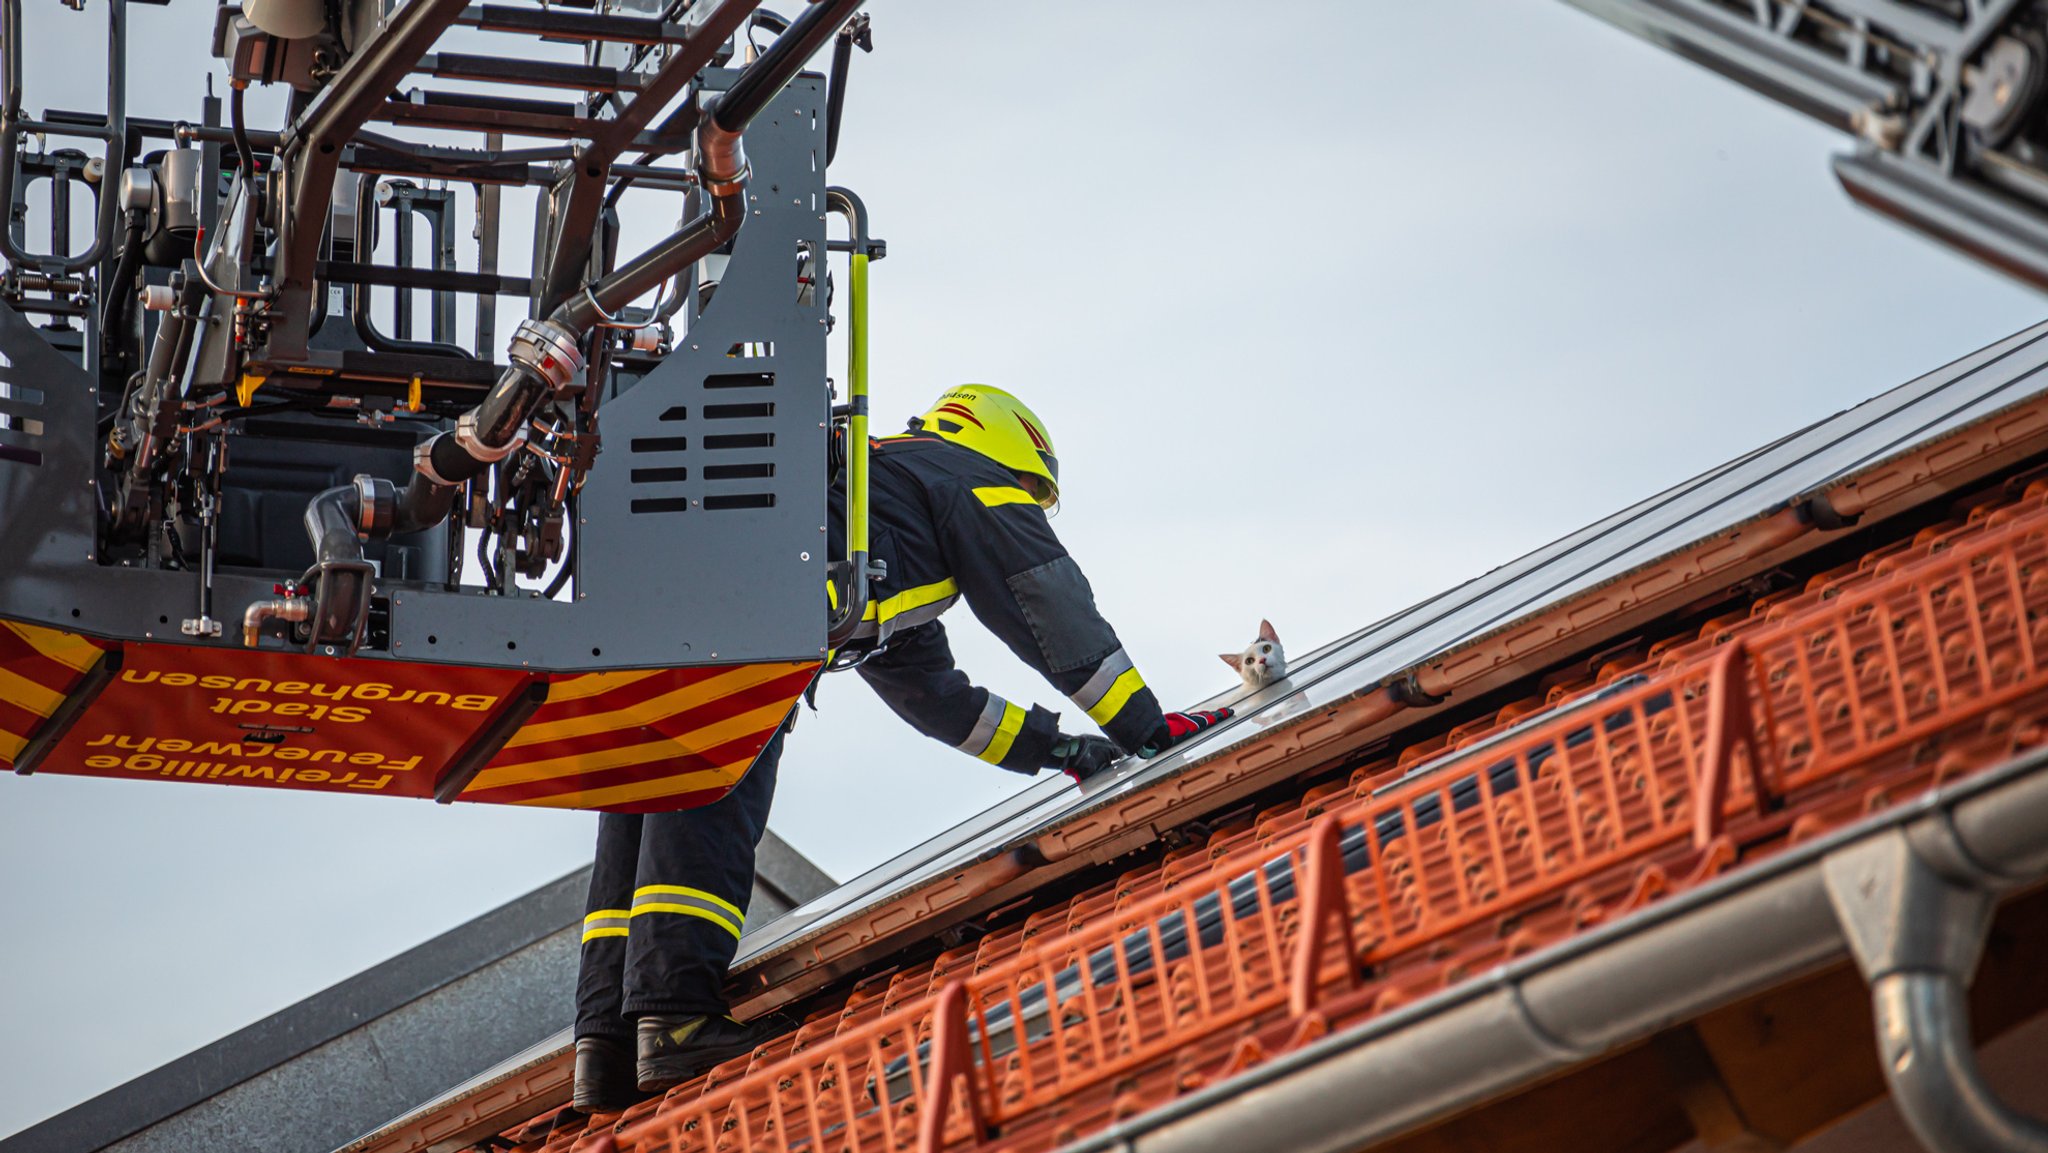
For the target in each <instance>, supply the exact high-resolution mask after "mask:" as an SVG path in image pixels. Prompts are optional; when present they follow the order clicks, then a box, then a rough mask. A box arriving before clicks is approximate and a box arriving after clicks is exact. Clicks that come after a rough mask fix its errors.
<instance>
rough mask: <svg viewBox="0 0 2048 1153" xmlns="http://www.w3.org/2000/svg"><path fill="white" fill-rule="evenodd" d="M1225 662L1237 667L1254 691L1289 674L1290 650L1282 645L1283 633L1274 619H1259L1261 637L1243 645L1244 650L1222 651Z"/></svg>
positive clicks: (1246, 685)
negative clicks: (1278, 631)
mask: <svg viewBox="0 0 2048 1153" xmlns="http://www.w3.org/2000/svg"><path fill="white" fill-rule="evenodd" d="M1218 655H1219V656H1221V657H1222V658H1223V663H1224V664H1226V665H1229V666H1230V667H1231V668H1233V669H1236V670H1237V675H1238V676H1240V677H1243V678H1244V687H1246V688H1248V689H1251V690H1252V691H1253V692H1257V691H1258V690H1260V689H1262V688H1265V687H1266V686H1267V685H1270V684H1272V683H1273V682H1274V681H1277V680H1280V679H1282V678H1284V677H1285V676H1286V675H1287V650H1286V649H1284V648H1282V647H1281V645H1280V634H1279V633H1276V632H1274V631H1273V622H1271V621H1260V622H1259V639H1258V640H1255V641H1253V642H1252V643H1250V644H1248V645H1246V646H1245V647H1244V651H1243V652H1241V653H1220V654H1218Z"/></svg>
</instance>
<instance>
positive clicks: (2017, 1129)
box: [1825, 830, 2048, 1153]
mask: <svg viewBox="0 0 2048 1153" xmlns="http://www.w3.org/2000/svg"><path fill="white" fill-rule="evenodd" d="M1825 868H1826V875H1827V885H1828V897H1829V899H1830V901H1831V902H1832V904H1833V905H1834V909H1835V915H1836V917H1837V918H1838V919H1839V920H1840V921H1841V925H1842V932H1843V934H1844V935H1845V936H1846V937H1847V938H1848V940H1849V948H1850V951H1851V952H1852V953H1853V954H1854V955H1855V957H1856V964H1857V967H1858V968H1860V969H1861V970H1862V971H1863V975H1864V977H1865V978H1866V979H1868V980H1869V982H1870V1005H1871V1010H1872V1013H1873V1015H1874V1016H1875V1017H1876V1020H1877V1049H1878V1058H1879V1062H1880V1063H1881V1064H1882V1065H1883V1067H1884V1076H1885V1081H1886V1082H1887V1083H1889V1084H1890V1085H1891V1090H1892V1100H1893V1103H1894V1104H1896V1105H1897V1106H1898V1110H1899V1114H1900V1116H1902V1117H1904V1118H1905V1121H1906V1124H1907V1126H1908V1127H1910V1128H1911V1129H1912V1130H1913V1135H1914V1136H1916V1137H1918V1138H1919V1139H1920V1143H1921V1144H1923V1145H1925V1146H1927V1148H1929V1149H1931V1150H1934V1151H1935V1153H2048V1126H2044V1125H2043V1124H2041V1123H2040V1122H2039V1121H2036V1120H2034V1119H2033V1118H2030V1117H2026V1116H2022V1115H2020V1114H2018V1113H2015V1112H2014V1111H2013V1110H2011V1109H2010V1108H2008V1107H2007V1106H2006V1105H2005V1103H2004V1102H2002V1101H2000V1100H1999V1099H1998V1095H1997V1094H1996V1093H1994V1092H1992V1090H1991V1088H1990V1086H1988V1085H1986V1084H1985V1083H1984V1078H1983V1075H1982V1074H1981V1073H1980V1072H1979V1071H1978V1069H1977V1056H1976V1047H1975V1045H1973V1044H1972V1043H1971V1040H1970V1002H1969V994H1968V992H1967V990H1968V988H1969V984H1970V980H1971V978H1972V976H1974V975H1975V973H1976V970H1977V960H1978V958H1979V957H1980V956H1981V955H1982V954H1983V951H1984V935H1985V933H1986V931H1987V930H1988V929H1989V928H1990V926H1991V913H1992V909H1993V906H1994V904H1995V899H1996V893H1995V892H1994V890H1993V889H1992V888H1990V887H1987V882H1988V883H1989V884H1991V885H1995V884H1998V882H2000V881H2004V880H2005V878H2003V877H2000V876H1998V875H1997V874H1996V873H1987V870H1986V869H1985V868H1984V867H1983V866H1982V865H1981V864H1979V863H1977V862H1975V861H1972V860H1968V859H1966V858H1962V857H1960V856H1959V855H1958V854H1957V853H1956V849H1955V847H1954V843H1953V842H1952V841H1951V842H1948V843H1946V844H1944V843H1943V842H1941V841H1937V840H1934V839H1933V838H1924V837H1923V838H1920V839H1919V840H1918V842H1916V841H1915V839H1914V838H1911V837H1909V836H1908V835H1907V833H1906V832H1905V831H1902V830H1893V831H1892V832H1890V833H1888V834H1887V835H1885V836H1883V837H1879V838H1877V839H1874V840H1872V841H1869V842H1867V843H1865V844H1862V845H1858V846H1856V847H1855V848H1853V849H1848V850H1844V851H1843V852H1841V853H1838V854H1836V855H1835V856H1833V857H1831V858H1829V859H1828V861H1827V864H1826V866H1825Z"/></svg>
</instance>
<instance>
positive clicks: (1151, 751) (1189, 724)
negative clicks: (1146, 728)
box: [1138, 709, 1230, 759]
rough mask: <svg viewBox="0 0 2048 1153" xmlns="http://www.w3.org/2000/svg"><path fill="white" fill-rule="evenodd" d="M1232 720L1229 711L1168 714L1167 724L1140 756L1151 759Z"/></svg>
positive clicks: (1146, 743) (1206, 710) (1160, 728)
mask: <svg viewBox="0 0 2048 1153" xmlns="http://www.w3.org/2000/svg"><path fill="white" fill-rule="evenodd" d="M1229 719H1230V710H1229V709H1203V710H1199V711H1194V712H1186V713H1168V714H1166V723H1165V724H1163V725H1161V726H1160V727H1159V729H1158V730H1157V731H1155V732H1154V733H1153V735H1152V739H1151V740H1149V741H1147V742H1145V747H1144V748H1141V749H1139V750H1138V755H1139V756H1141V757H1145V758H1147V759H1150V758H1152V757H1156V756H1158V755H1159V754H1161V753H1163V752H1165V751H1166V750H1168V749H1170V748H1172V747H1173V746H1175V745H1177V744H1179V743H1181V742H1182V741H1185V740H1187V739H1188V738H1189V737H1192V736H1194V735H1195V734H1197V733H1199V732H1201V731H1202V730H1203V729H1206V728H1208V727H1210V726H1211V725H1216V724H1221V723H1222V722H1224V721H1227V720H1229Z"/></svg>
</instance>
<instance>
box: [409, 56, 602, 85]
mask: <svg viewBox="0 0 2048 1153" xmlns="http://www.w3.org/2000/svg"><path fill="white" fill-rule="evenodd" d="M414 71H416V72H424V73H426V74H428V75H430V76H438V77H440V78H441V79H443V80H480V81H484V82H487V83H493V84H525V85H529V86H531V87H535V88H569V89H574V90H576V91H578V92H637V91H639V89H640V86H641V83H642V77H640V76H639V75H638V74H637V73H633V72H622V71H620V70H619V69H617V68H605V67H601V66H599V65H595V64H561V63H557V62H554V61H548V60H513V59H508V58H506V57H502V56H471V55H469V54H467V53H462V52H437V53H433V54H431V55H428V56H423V57H421V58H420V62H419V67H418V68H416V69H414Z"/></svg>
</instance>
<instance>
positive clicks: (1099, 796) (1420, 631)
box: [735, 323, 2048, 968]
mask: <svg viewBox="0 0 2048 1153" xmlns="http://www.w3.org/2000/svg"><path fill="white" fill-rule="evenodd" d="M2044 366H2048V323H2043V324H2040V325H2036V326H2034V327H2032V328H2029V329H2026V330H2024V331H2022V332H2019V333H2016V334H2014V335H2013V336H2010V337H2007V338H2006V339H2004V340H2001V341H1998V342H1997V343H1995V344H1992V345H1990V346H1988V347H1986V348H1984V349H1981V350H1979V351H1977V352H1975V353H1972V354H1970V355H1969V356H1966V357H1963V358H1962V359H1960V360H1957V361H1955V362H1954V363H1952V364H1949V365H1946V366H1944V367H1942V368H1940V369H1937V370H1935V371H1934V372H1930V373H1928V374H1927V375H1925V376H1922V377H1920V378H1918V379H1916V380H1913V381H1911V382H1909V383H1907V384H1904V385H1901V386H1899V387H1898V388H1895V389H1892V390H1891V391H1889V392H1886V393H1884V394H1882V395H1880V396H1877V397H1874V398H1872V399H1871V400H1868V401H1865V402H1864V403H1862V404H1860V405H1857V406H1856V407H1854V408H1851V409H1848V410H1846V411H1844V412H1841V413H1838V414H1836V415H1835V416H1833V417H1830V418H1828V419H1826V420H1823V421H1820V422H1818V423H1816V424H1813V425H1811V426H1809V427H1807V428H1804V429H1801V430H1800V431H1798V432H1795V433H1792V434H1791V435H1789V436H1786V437H1783V438H1782V439H1780V440H1777V441H1775V442H1773V443H1771V444H1768V445H1765V446H1764V447H1762V448H1759V449H1757V450H1755V451H1753V452H1750V453H1747V454H1745V455H1743V456H1741V457H1738V458H1736V459H1735V460H1733V461H1730V462H1729V463H1727V464H1724V465H1722V466H1720V467H1718V468H1715V469H1712V470H1710V471H1708V472H1706V473H1703V474H1701V475H1700V476H1697V477H1695V478H1693V479H1692V480H1689V481H1687V482H1685V483H1684V484H1680V485H1677V486H1676V487H1673V488H1671V489H1668V490H1666V491H1664V492H1661V493H1659V494H1657V495H1656V496H1653V497H1651V498H1649V499H1648V500H1644V501H1642V502H1640V503H1638V504H1635V505H1633V506H1631V507H1629V508H1626V509H1623V510H1622V511H1620V512H1618V513H1615V514H1614V515H1613V516H1610V517H1607V518H1606V519H1604V520H1601V521H1599V522H1597V523H1595V524H1592V525H1590V526H1588V527H1586V528H1584V529H1581V530H1579V531H1578V532H1575V533H1572V534H1571V535H1569V536H1566V537H1564V538H1562V539H1560V540H1558V541H1556V542H1553V543H1552V544H1549V545H1546V546H1544V547H1543V548H1540V549H1537V550H1536V551H1534V552H1532V553H1529V554H1528V555H1526V556H1524V557H1522V558H1520V559H1518V560H1515V561H1512V562H1510V563H1508V564H1505V565H1502V566H1501V567H1499V568H1497V569H1494V570H1493V571H1492V572H1489V573H1487V574H1486V575H1485V576H1482V577H1479V578H1477V579H1475V580H1471V581H1468V582H1466V583H1465V584H1462V585H1459V586H1457V587H1456V588H1453V589H1450V590H1449V591H1447V592H1444V593H1441V594H1439V595H1437V596H1434V597H1431V598H1430V599H1428V600H1425V601H1423V602H1421V603H1419V604H1417V605H1414V606H1412V607H1410V608H1408V609H1405V610H1403V611H1401V612H1398V613H1395V614H1394V615H1392V616H1390V617H1387V618H1386V619H1385V620H1382V621H1379V622H1377V623H1375V624H1372V625H1368V626H1366V627H1365V628H1363V629H1360V630H1359V631H1358V632H1356V633H1353V634H1352V635H1350V636H1348V637H1345V638H1343V639H1342V640H1339V641H1336V642H1335V643H1333V644H1329V645H1325V646H1323V647H1322V648H1320V649H1317V650H1315V651H1314V652H1311V653H1309V654H1307V655H1306V656H1303V657H1300V658H1292V657H1290V660H1289V665H1290V667H1291V669H1292V670H1293V671H1292V674H1291V675H1290V676H1289V678H1288V679H1287V680H1285V681H1282V682H1280V683H1279V684H1276V685H1271V686H1268V687H1267V688H1266V689H1264V690H1262V691H1261V692H1260V693H1258V694H1256V695H1254V696H1252V697H1251V698H1249V699H1247V700H1245V701H1243V702H1239V705H1238V707H1239V713H1238V716H1237V717H1236V718H1235V719H1233V720H1232V721H1230V722H1229V723H1227V724H1225V725H1222V726H1219V727H1218V728H1216V729H1212V730H1210V731H1209V732H1208V733H1205V734H1204V735H1203V736H1202V737H1201V738H1199V739H1197V740H1195V741H1192V742H1190V743H1188V744H1187V745H1184V746H1182V747H1180V748H1178V749H1176V750H1174V751H1173V752H1172V753H1169V754H1168V755H1166V756H1163V757H1160V758H1158V759H1156V760H1153V761H1149V762H1142V761H1138V760H1136V759H1130V760H1126V761H1125V762H1123V764H1121V765H1119V766H1118V767H1117V769H1116V770H1114V775H1113V776H1112V777H1111V778H1110V779H1108V780H1107V781H1105V782H1103V783H1102V784H1099V785H1096V786H1094V787H1091V788H1090V789H1089V790H1088V792H1087V793H1085V794H1084V793H1082V792H1079V791H1077V790H1075V789H1074V788H1073V787H1072V786H1071V785H1070V784H1069V783H1068V781H1067V780H1066V778H1064V777H1058V776H1054V777H1051V778H1050V779H1046V780H1041V781H1038V782H1037V783H1035V784H1033V785H1031V786H1030V787H1029V788H1026V789H1024V790H1022V791H1021V792H1018V793H1017V794H1015V795H1014V796H1011V797H1009V798H1007V799H1006V800H1004V801H1003V802H1002V803H1000V804H998V805H996V806H994V807H993V808H990V809H989V810H987V811H986V812H983V813H981V814H979V815H977V816H975V817H973V818H971V819H969V820H967V821H963V822H961V823H960V824H958V825H955V826H954V827H953V828H951V829H948V830H946V831H945V832H943V833H941V834H939V835H938V836H935V837H932V838H931V839H929V840H927V841H925V842H924V843H923V844H920V845H918V846H916V847H915V848H913V849H911V850H909V851H908V852H905V853H902V854H900V855H899V856H897V857H895V858H894V859H892V860H890V861H888V862H886V863H885V864H882V865H880V866H878V867H876V868H874V869H872V870H870V871H868V872H867V873H865V874H862V875H861V876H859V877H855V878H854V879H852V880H851V881H848V882H847V883H846V884H844V885H841V886H840V887H839V888H837V889H835V890H833V891H832V892H830V893H827V894H825V895H824V896H822V897H820V898H818V899H817V900H814V901H809V902H806V903H805V904H803V905H800V906H798V907H797V908H796V909H795V910H794V911H792V912H790V913H789V914H788V915H786V916H784V917H782V918H780V919H778V920H777V921H776V922H775V923H774V924H773V925H772V926H768V927H766V928H764V930H763V931H762V932H760V933H758V934H749V936H748V937H747V939H746V940H745V941H743V942H742V943H741V947H740V954H739V957H738V959H737V960H736V962H735V968H745V967H746V966H748V965H751V964H754V963H757V962H759V961H761V960H762V959H764V958H766V957H768V956H770V955H771V954H774V953H777V952H779V951H781V950H783V949H786V948H788V947H790V946H791V945H793V944H795V943H797V942H799V941H802V940H804V939H806V938H809V937H812V936H815V935H817V934H819V933H821V932H823V931H825V930H827V929H829V928H831V927H833V926H835V925H838V924H841V923H843V922H845V921H847V920H849V919H851V918H852V917H853V916H855V915H857V914H859V913H861V912H863V911H865V910H868V909H872V908H874V907H876V906H878V905H881V904H883V903H885V902H887V901H889V900H892V899H894V898H895V897H897V896H899V895H901V894H902V893H904V892H906V891H909V890H911V889H915V888H917V887H919V886H921V885H924V884H926V883H929V882H931V881H933V880H936V879H938V878H941V877H943V876H945V875H947V874H948V873H950V872H952V871H954V870H955V869H957V868H959V867H961V866H963V865H966V864H969V863H972V862H974V861H977V860H983V859H987V858H990V857H993V856H996V855H998V854H1001V853H1005V852H1008V851H1010V850H1012V849H1015V848H1018V847H1021V846H1023V845H1026V844H1028V843H1030V842H1031V841H1033V840H1035V839H1036V838H1037V837H1039V836H1040V835H1041V834H1042V833H1044V832H1045V831H1046V830H1048V829H1050V828H1054V827H1057V826H1059V825H1061V824H1064V823H1066V822H1068V821H1070V820H1073V819H1074V818H1076V817H1078V816H1081V815H1082V814H1084V813H1087V812H1090V811H1092V810H1094V809H1097V808H1100V807H1103V806H1104V805H1106V804H1109V803H1112V802H1113V801H1114V800H1116V799H1117V798H1120V797H1122V796H1124V795H1126V794H1128V793H1131V792H1134V791H1137V790H1139V789H1141V788H1144V787H1146V786H1149V785H1151V784H1153V783H1155V782H1157V781H1159V780H1161V779H1162V778H1165V777H1168V776H1171V775H1173V774H1176V773H1179V772H1181V771H1183V770H1185V769H1187V768H1188V767H1190V766H1191V765H1194V764H1196V763H1198V762H1200V761H1203V760H1207V759H1209V758H1211V757H1213V756H1216V755H1217V754H1219V753H1222V752H1225V751H1228V750H1231V749H1234V748H1236V747H1238V746H1240V745H1244V744H1246V743H1248V742H1250V741H1252V740H1255V739H1258V738H1259V737H1260V736H1262V735H1263V734H1264V733H1266V732H1268V731H1270V730H1272V729H1274V728H1276V727H1279V726H1281V725H1284V724H1286V723H1287V722H1289V721H1290V720H1293V719H1295V718H1297V717H1299V716H1301V715H1303V714H1305V713H1308V712H1310V711H1311V710H1314V709H1317V708H1321V707H1325V706H1329V705H1333V704H1337V703H1340V702H1343V701H1346V700H1349V699H1351V698H1353V697H1356V696H1358V695H1359V694H1361V693H1363V692H1367V691H1369V690H1372V689H1374V688H1377V687H1379V686H1380V685H1381V684H1382V683H1383V682H1384V680H1385V679H1386V678H1388V677H1389V676H1391V675H1393V674H1396V673H1400V672H1403V671H1405V670H1407V669H1410V668H1413V667H1414V666H1416V665H1418V664H1421V663H1423V662H1425V661H1428V660H1430V659H1432V658H1435V657H1437V656H1440V655H1442V654H1444V653H1446V652H1448V651H1450V650H1452V649H1455V648H1457V647H1459V646H1461V645H1464V644H1467V643H1469V642H1471V641H1474V640H1477V639H1478V638H1480V637H1483V636H1486V635H1488V634H1490V633H1493V632H1495V631H1498V630H1499V629H1501V628H1503V627H1505V626H1507V625H1510V624H1512V623H1514V622H1516V621H1518V620H1521V619H1523V618H1526V617H1529V616H1532V615H1534V614H1536V613H1539V612H1541V611H1543V610H1545V609H1546V608H1548V607H1550V606H1552V605H1555V604H1557V603H1559V602H1561V601H1564V600H1566V599H1568V598H1570V597H1573V596H1575V595H1577V594H1579V593H1582V592H1584V591H1586V590H1588V589H1591V588H1594V587H1597V586H1599V585H1601V584H1604V583H1606V582H1608V581H1610V580H1613V579H1614V578H1616V577H1619V576H1621V575H1623V574H1625V573H1627V572H1630V571H1631V570H1634V569H1637V568H1640V567H1642V566H1644V565H1646V564H1649V563H1651V562H1653V561H1656V560H1658V559H1659V558H1661V557H1664V556H1668V555H1669V554H1671V553H1673V552H1676V551H1678V550H1680V549H1683V548H1685V547H1687V546H1689V545H1691V544H1693V543H1695V542H1697V541H1699V540H1702V539H1704V538H1706V537H1709V536H1712V535H1713V534H1715V533H1717V532H1721V531H1723V530H1726V529H1729V528H1732V527H1735V526H1737V525H1740V524H1743V523H1745V522H1747V521H1750V520H1753V519H1755V518H1758V517H1762V516H1766V515H1769V514H1771V513H1773V512H1776V511H1777V510H1779V509H1782V508H1784V507H1786V506H1787V505H1788V504H1790V503H1792V502H1794V501H1795V500H1797V499H1799V498H1802V497H1804V496H1805V495H1807V494H1809V493H1811V492H1812V491H1813V490H1815V489H1818V488H1821V487H1824V486H1826V485H1828V484H1830V483H1832V482H1834V481H1837V480H1839V479H1841V478H1843V477H1845V476H1848V475H1850V474H1852V473H1855V472H1858V471H1860V470H1862V469H1865V468H1867V467H1869V466H1871V465H1873V464H1876V463H1879V462H1881V461H1883V460H1885V459H1887V458H1890V457H1892V456H1895V455H1898V454H1899V453H1901V452H1904V451H1907V450H1910V449H1911V448H1913V447H1915V446H1917V445H1919V444H1922V443H1924V442H1926V441H1929V440H1932V439H1935V438H1937V437H1939V436H1941V435H1943V434H1945V433H1948V432H1951V431H1953V430H1955V429H1957V428H1960V427H1962V426H1964V425H1967V424H1970V423H1972V422H1974V421H1976V420H1978V419H1980V418H1982V417H1985V416H1988V415H1990V414H1992V413H1994V412H1997V411H1998V410H2000V409H2003V408H2006V407H2008V406H2010V405H2013V404H2016V403H2018V402H2020V401H2022V400H2025V399H2027V398H2029V397H2032V396H2035V395H2037V394H2039V393H2041V392H2042V391H2044V390H2048V374H2043V373H2042V371H2041V370H2042V368H2043V367H2044ZM1222 699H1223V698H1217V700H1218V701H1221V700H1222ZM1206 703H1210V702H1205V704H1206Z"/></svg>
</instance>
